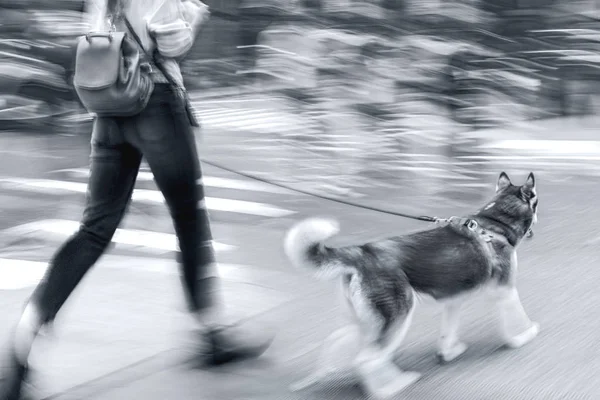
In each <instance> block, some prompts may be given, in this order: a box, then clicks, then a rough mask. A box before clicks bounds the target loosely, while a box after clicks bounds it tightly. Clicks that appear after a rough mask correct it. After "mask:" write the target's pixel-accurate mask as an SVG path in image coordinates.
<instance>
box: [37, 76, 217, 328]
mask: <svg viewBox="0 0 600 400" xmlns="http://www.w3.org/2000/svg"><path fill="white" fill-rule="evenodd" d="M178 104H179V103H177V101H176V100H175V97H174V95H173V93H172V92H171V90H170V89H169V87H168V85H164V84H157V85H156V89H155V91H154V93H153V95H152V97H151V99H150V102H149V104H148V106H147V107H146V109H145V110H144V111H143V112H142V113H141V114H139V115H137V116H135V117H126V118H106V117H102V118H97V119H96V120H95V122H94V130H93V134H92V154H91V157H90V177H89V182H88V191H87V197H86V198H87V200H86V207H85V212H84V215H83V220H82V221H81V226H80V229H79V231H78V232H77V233H76V234H75V235H73V236H72V237H71V238H70V239H69V240H68V241H67V242H66V243H64V244H63V245H62V247H61V248H60V249H59V250H58V252H57V253H56V254H55V255H54V258H53V260H52V261H51V263H50V266H49V269H48V272H47V273H46V276H45V277H44V279H43V280H42V282H41V283H40V284H39V286H38V287H37V288H36V289H35V291H34V294H33V297H32V301H33V302H34V303H35V304H36V306H37V307H38V309H39V310H40V312H41V314H42V318H43V320H44V322H50V321H52V320H53V319H54V317H55V316H56V314H57V313H58V311H59V310H60V308H61V307H62V305H63V304H64V303H65V301H66V300H67V298H68V297H69V295H70V294H71V293H72V292H73V290H74V289H75V287H76V286H77V284H79V282H80V281H81V279H82V278H83V277H84V275H85V274H86V272H87V271H89V270H90V268H91V267H92V266H93V265H94V264H95V263H96V261H97V260H98V259H99V258H100V256H101V255H102V254H103V253H104V252H105V250H106V249H107V247H108V245H109V244H110V242H111V240H112V237H113V235H114V233H115V231H116V229H117V227H118V226H119V224H120V222H121V220H122V218H123V216H124V214H125V212H126V210H127V207H128V204H129V202H130V200H131V196H132V193H133V188H134V185H135V181H136V178H137V174H138V170H139V167H140V163H141V161H142V156H143V157H145V159H146V160H147V162H148V164H149V166H150V169H151V170H152V172H153V174H154V178H155V181H156V184H157V186H158V188H159V189H160V191H161V192H162V194H163V195H164V197H165V200H166V203H167V205H168V207H169V211H170V214H171V217H172V219H173V222H174V225H175V231H176V234H177V237H178V239H179V248H180V257H179V261H180V263H181V265H182V278H183V283H184V289H185V293H186V298H187V300H188V304H189V307H190V309H191V310H192V311H198V310H201V309H205V308H207V307H209V306H211V296H210V293H211V290H212V288H211V287H210V286H211V283H212V280H211V279H210V278H207V272H208V270H207V267H208V266H209V265H210V264H211V263H214V261H215V257H214V251H213V247H212V242H211V240H212V236H211V230H210V224H209V220H208V214H207V210H206V208H205V204H204V188H203V186H202V183H201V181H200V178H201V176H202V173H201V169H200V163H199V161H198V155H197V150H196V142H195V139H194V132H193V128H192V127H191V126H190V124H189V120H188V119H187V115H186V113H185V109H182V108H181V107H180V106H178Z"/></svg>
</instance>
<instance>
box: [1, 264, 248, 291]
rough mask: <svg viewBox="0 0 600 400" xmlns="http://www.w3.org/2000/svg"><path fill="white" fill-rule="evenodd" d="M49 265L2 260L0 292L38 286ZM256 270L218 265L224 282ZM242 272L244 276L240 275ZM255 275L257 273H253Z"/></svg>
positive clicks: (156, 268) (158, 267)
mask: <svg viewBox="0 0 600 400" xmlns="http://www.w3.org/2000/svg"><path fill="white" fill-rule="evenodd" d="M105 266H106V267H107V268H113V269H123V268H127V269H132V268H135V270H141V271H144V272H153V273H162V274H167V275H176V274H178V273H179V272H178V269H177V268H173V265H172V264H171V263H170V262H168V261H167V262H155V263H147V262H146V263H139V265H136V266H135V267H131V265H130V264H128V263H126V264H123V263H114V264H112V265H111V264H106V265H105ZM47 269H48V263H47V262H43V261H29V260H18V259H11V258H0V290H20V289H26V288H29V287H32V286H35V285H37V284H38V283H39V282H40V281H41V280H42V278H43V277H44V274H45V273H46V270H47ZM249 270H254V269H253V268H252V267H251V266H245V265H237V264H221V263H219V264H217V273H218V276H219V277H221V278H222V279H224V280H233V281H238V280H243V279H245V278H246V276H244V275H247V274H244V273H243V272H244V271H249ZM240 272H242V274H240ZM253 273H255V272H253Z"/></svg>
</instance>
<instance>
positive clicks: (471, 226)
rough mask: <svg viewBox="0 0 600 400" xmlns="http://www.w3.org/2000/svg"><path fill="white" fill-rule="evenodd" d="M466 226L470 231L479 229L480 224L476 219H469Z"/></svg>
mask: <svg viewBox="0 0 600 400" xmlns="http://www.w3.org/2000/svg"><path fill="white" fill-rule="evenodd" d="M465 226H466V227H467V228H468V229H469V230H470V231H475V229H477V228H478V227H479V224H478V223H477V221H475V220H474V219H470V220H468V221H467V223H466V224H465Z"/></svg>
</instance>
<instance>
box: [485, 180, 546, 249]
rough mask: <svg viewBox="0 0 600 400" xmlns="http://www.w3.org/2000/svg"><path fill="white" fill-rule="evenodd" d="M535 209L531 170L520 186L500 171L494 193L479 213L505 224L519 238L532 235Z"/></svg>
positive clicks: (534, 188) (535, 201)
mask: <svg viewBox="0 0 600 400" xmlns="http://www.w3.org/2000/svg"><path fill="white" fill-rule="evenodd" d="M537 210H538V195H537V191H536V186H535V176H534V175H533V172H532V173H530V174H529V176H528V177H527V180H526V181H525V183H524V184H523V185H521V186H517V185H513V184H512V182H511V180H510V178H509V177H508V175H507V174H506V173H505V172H502V173H501V174H500V176H499V177H498V183H497V184H496V195H495V196H494V198H493V199H492V201H491V202H489V203H488V204H487V205H486V206H485V207H484V208H483V209H482V210H481V211H480V212H479V215H481V216H483V217H487V218H489V219H492V220H495V221H498V222H500V223H502V224H504V225H507V226H508V228H510V229H512V230H514V232H515V234H516V236H517V237H518V240H520V239H521V238H523V237H525V236H527V237H532V236H533V231H532V228H533V225H534V224H536V223H537Z"/></svg>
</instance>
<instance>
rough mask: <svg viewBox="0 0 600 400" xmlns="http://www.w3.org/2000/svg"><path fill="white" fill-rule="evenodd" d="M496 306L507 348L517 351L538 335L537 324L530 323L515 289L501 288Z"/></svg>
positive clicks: (510, 287)
mask: <svg viewBox="0 0 600 400" xmlns="http://www.w3.org/2000/svg"><path fill="white" fill-rule="evenodd" d="M497 304H498V309H499V312H500V320H501V324H502V334H503V336H504V340H505V341H506V345H507V346H508V347H510V348H513V349H517V348H519V347H522V346H524V345H526V344H527V343H529V342H530V341H532V340H533V339H534V338H535V337H536V336H537V335H538V333H539V331H540V326H539V324H538V323H536V322H532V321H531V320H530V319H529V317H528V316H527V313H526V312H525V309H524V308H523V304H521V299H520V298H519V292H518V291H517V288H516V287H514V286H509V287H506V288H501V289H500V292H499V299H498V303H497Z"/></svg>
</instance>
